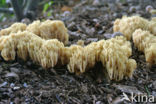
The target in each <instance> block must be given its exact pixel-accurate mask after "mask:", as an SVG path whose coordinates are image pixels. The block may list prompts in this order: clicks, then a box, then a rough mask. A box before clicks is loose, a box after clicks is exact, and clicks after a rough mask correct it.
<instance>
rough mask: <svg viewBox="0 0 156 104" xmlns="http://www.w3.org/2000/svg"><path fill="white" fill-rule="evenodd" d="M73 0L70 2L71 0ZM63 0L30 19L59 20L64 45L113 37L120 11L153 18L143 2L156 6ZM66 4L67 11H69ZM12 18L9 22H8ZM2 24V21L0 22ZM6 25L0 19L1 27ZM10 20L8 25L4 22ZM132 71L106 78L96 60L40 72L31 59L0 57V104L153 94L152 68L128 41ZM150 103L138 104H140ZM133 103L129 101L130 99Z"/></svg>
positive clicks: (108, 100)
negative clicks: (80, 67) (83, 66)
mask: <svg viewBox="0 0 156 104" xmlns="http://www.w3.org/2000/svg"><path fill="white" fill-rule="evenodd" d="M73 1H75V2H73ZM73 1H72V0H71V1H70V0H66V6H67V7H68V9H67V10H70V11H66V10H65V11H64V12H63V11H62V10H61V8H62V7H63V6H65V5H61V6H58V5H57V4H56V5H54V7H53V14H52V16H50V17H47V16H38V17H37V18H36V19H60V20H63V21H64V22H65V24H66V26H67V28H68V30H69V35H70V36H69V41H70V42H69V44H68V45H71V44H76V43H77V41H78V40H84V41H85V44H88V43H90V42H92V41H98V40H100V39H109V38H111V36H112V35H113V30H112V28H113V22H114V20H115V19H116V18H121V17H122V16H123V15H127V16H132V15H140V16H142V17H145V18H147V19H150V18H151V17H155V16H156V15H155V14H150V13H149V12H148V10H147V6H149V5H151V6H153V8H156V1H154V0H142V2H141V0H116V1H115V0H73ZM69 8H70V9H69ZM14 22H15V21H14ZM2 24H3V25H2ZM5 25H7V24H4V23H1V28H4V26H5ZM9 25H10V24H8V26H9ZM132 49H133V55H132V58H134V59H135V60H136V61H137V64H138V65H137V69H136V70H135V71H134V74H133V77H132V78H125V79H124V80H122V81H119V82H116V81H110V80H109V79H107V78H106V77H105V76H104V75H103V74H101V72H99V71H98V68H100V63H99V64H97V65H96V66H95V68H94V69H93V70H91V71H89V72H86V73H85V74H82V75H79V76H77V75H75V74H71V73H69V72H68V71H67V68H66V67H65V66H64V67H60V66H57V67H54V68H51V69H48V70H44V69H43V68H42V67H41V66H40V65H37V64H36V63H33V62H32V61H31V60H28V61H26V62H24V61H23V60H21V59H18V58H16V60H15V61H10V62H6V61H4V60H3V58H1V57H0V104H60V103H61V104H132V102H131V101H127V100H122V98H123V93H125V94H126V95H128V96H129V97H130V96H131V93H134V94H147V95H152V96H154V97H155V102H153V104H154V103H156V66H152V67H149V66H148V65H147V64H146V62H145V56H144V54H143V53H141V52H139V51H138V50H137V49H136V48H135V47H134V45H133V43H132ZM143 103H144V104H150V103H149V102H148V103H147V102H141V103H140V104H143ZM133 104H135V102H133Z"/></svg>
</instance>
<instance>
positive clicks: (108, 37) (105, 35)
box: [104, 33, 112, 39]
mask: <svg viewBox="0 0 156 104" xmlns="http://www.w3.org/2000/svg"><path fill="white" fill-rule="evenodd" d="M104 37H105V38H106V39H110V38H112V34H110V33H105V34H104Z"/></svg>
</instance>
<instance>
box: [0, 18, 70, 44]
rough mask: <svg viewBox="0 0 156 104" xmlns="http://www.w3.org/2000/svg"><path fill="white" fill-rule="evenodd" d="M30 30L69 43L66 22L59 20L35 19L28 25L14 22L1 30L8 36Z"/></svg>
mask: <svg viewBox="0 0 156 104" xmlns="http://www.w3.org/2000/svg"><path fill="white" fill-rule="evenodd" d="M25 30H27V31H29V32H32V33H34V34H36V35H38V36H40V37H42V38H44V39H58V40H59V41H61V42H63V43H64V44H67V43H68V31H67V28H66V27H65V25H64V23H63V22H62V21H59V20H52V21H51V20H46V21H44V22H40V21H39V20H38V21H34V22H33V23H32V24H29V25H28V26H27V25H26V24H23V23H14V24H13V25H11V26H10V27H8V28H6V29H2V30H1V31H0V36H6V35H9V34H11V33H17V32H19V31H25Z"/></svg>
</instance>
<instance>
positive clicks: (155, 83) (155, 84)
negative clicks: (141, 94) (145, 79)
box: [153, 81, 156, 89]
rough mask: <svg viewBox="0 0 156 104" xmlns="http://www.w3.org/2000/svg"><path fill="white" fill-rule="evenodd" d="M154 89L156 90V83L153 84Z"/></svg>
mask: <svg viewBox="0 0 156 104" xmlns="http://www.w3.org/2000/svg"><path fill="white" fill-rule="evenodd" d="M153 87H154V89H156V81H154V82H153Z"/></svg>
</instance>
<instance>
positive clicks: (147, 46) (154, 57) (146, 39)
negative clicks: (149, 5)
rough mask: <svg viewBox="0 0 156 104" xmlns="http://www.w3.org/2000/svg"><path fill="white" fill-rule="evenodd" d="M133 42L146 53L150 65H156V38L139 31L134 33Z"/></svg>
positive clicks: (146, 32) (148, 33)
mask: <svg viewBox="0 0 156 104" xmlns="http://www.w3.org/2000/svg"><path fill="white" fill-rule="evenodd" d="M133 42H134V44H135V46H136V47H137V48H138V49H139V50H140V51H143V52H144V53H145V58H146V61H147V62H148V63H149V64H151V65H152V64H156V36H154V35H152V34H151V33H150V32H149V31H144V30H141V29H138V30H136V31H135V32H134V33H133Z"/></svg>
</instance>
